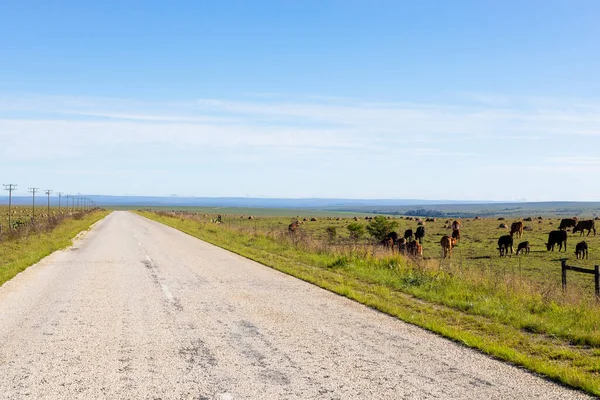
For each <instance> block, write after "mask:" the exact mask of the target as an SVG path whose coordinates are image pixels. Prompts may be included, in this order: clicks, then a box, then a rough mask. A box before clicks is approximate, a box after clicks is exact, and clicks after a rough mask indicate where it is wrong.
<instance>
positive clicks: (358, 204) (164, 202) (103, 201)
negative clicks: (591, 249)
mask: <svg viewBox="0 0 600 400" xmlns="http://www.w3.org/2000/svg"><path fill="white" fill-rule="evenodd" d="M83 196H85V197H88V198H90V199H92V200H93V201H94V202H95V203H96V204H98V205H100V206H103V207H109V208H110V207H125V208H127V207H131V208H143V207H174V208H180V207H224V208H244V209H286V210H292V209H294V210H321V211H344V212H357V213H375V214H388V215H419V216H431V217H458V218H471V217H474V216H476V215H479V216H482V217H493V216H515V217H518V216H534V215H536V216H537V215H544V216H550V215H555V216H571V215H578V216H590V217H595V216H598V215H600V202H568V201H566V202H565V201H560V202H529V203H509V202H491V201H456V200H419V199H321V198H312V199H277V198H249V197H153V196H103V195H83ZM64 200H65V199H64V197H63V205H64V204H65V203H64ZM7 203H8V198H7V197H6V196H4V197H1V198H0V204H7ZM57 203H58V198H57V197H56V196H53V197H51V204H52V205H56V204H57ZM13 204H17V205H29V204H31V197H25V196H15V197H13ZM36 204H37V205H39V206H44V205H45V204H46V198H45V197H44V196H40V197H39V198H37V197H36Z"/></svg>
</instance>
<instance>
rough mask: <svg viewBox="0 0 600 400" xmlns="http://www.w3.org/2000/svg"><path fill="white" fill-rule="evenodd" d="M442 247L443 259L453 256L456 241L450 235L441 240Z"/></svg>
mask: <svg viewBox="0 0 600 400" xmlns="http://www.w3.org/2000/svg"><path fill="white" fill-rule="evenodd" d="M440 245H441V246H442V256H443V258H446V257H451V256H452V248H453V247H454V246H455V245H456V239H454V238H451V237H450V236H448V235H444V236H442V239H440Z"/></svg>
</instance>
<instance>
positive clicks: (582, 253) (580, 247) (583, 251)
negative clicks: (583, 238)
mask: <svg viewBox="0 0 600 400" xmlns="http://www.w3.org/2000/svg"><path fill="white" fill-rule="evenodd" d="M575 257H577V259H578V260H579V257H581V259H582V260H583V258H584V257H585V259H586V260H587V258H588V245H587V243H586V242H579V243H577V245H576V246H575Z"/></svg>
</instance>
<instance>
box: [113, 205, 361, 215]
mask: <svg viewBox="0 0 600 400" xmlns="http://www.w3.org/2000/svg"><path fill="white" fill-rule="evenodd" d="M110 209H114V210H130V209H131V207H110ZM151 209H152V210H155V211H181V212H191V213H198V214H211V215H212V214H215V215H216V214H222V215H236V216H242V215H243V216H246V217H249V216H255V217H256V216H259V217H295V216H302V215H304V216H306V215H310V216H317V217H328V216H329V217H331V216H335V217H350V216H355V215H360V216H365V215H373V214H370V213H364V212H350V211H335V210H308V209H299V208H298V209H296V208H242V207H151Z"/></svg>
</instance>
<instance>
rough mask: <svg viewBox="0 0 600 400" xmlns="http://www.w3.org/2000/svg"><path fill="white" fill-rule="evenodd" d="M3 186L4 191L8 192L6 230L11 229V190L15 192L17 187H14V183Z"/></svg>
mask: <svg viewBox="0 0 600 400" xmlns="http://www.w3.org/2000/svg"><path fill="white" fill-rule="evenodd" d="M3 186H4V190H7V191H8V229H12V224H11V215H10V206H11V205H12V192H13V190H17V185H15V184H14V183H7V184H4V185H3Z"/></svg>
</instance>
